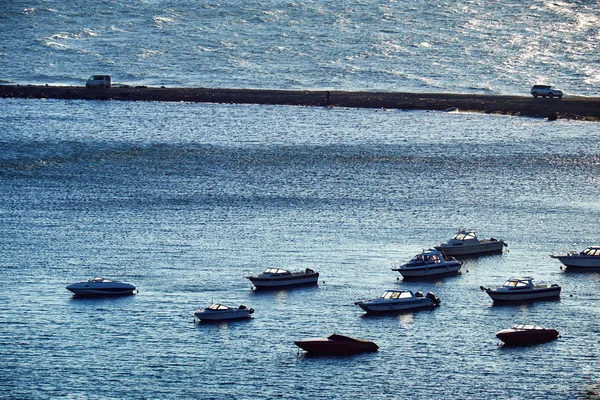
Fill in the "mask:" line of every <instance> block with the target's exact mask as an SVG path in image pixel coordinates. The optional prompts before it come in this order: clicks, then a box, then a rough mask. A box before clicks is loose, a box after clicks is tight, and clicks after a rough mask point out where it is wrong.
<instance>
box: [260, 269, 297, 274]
mask: <svg viewBox="0 0 600 400" xmlns="http://www.w3.org/2000/svg"><path fill="white" fill-rule="evenodd" d="M290 273H291V272H290V271H287V270H285V269H281V268H267V269H266V270H265V274H278V275H286V274H290Z"/></svg>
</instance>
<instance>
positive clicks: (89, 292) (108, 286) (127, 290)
mask: <svg viewBox="0 0 600 400" xmlns="http://www.w3.org/2000/svg"><path fill="white" fill-rule="evenodd" d="M67 290H69V291H70V292H72V293H73V294H74V295H75V296H77V297H94V296H124V295H130V294H134V293H135V290H136V288H135V285H132V284H131V283H126V282H121V281H117V280H112V279H106V278H102V277H99V276H97V277H94V278H92V279H90V280H88V281H84V282H77V283H73V284H71V285H69V286H67Z"/></svg>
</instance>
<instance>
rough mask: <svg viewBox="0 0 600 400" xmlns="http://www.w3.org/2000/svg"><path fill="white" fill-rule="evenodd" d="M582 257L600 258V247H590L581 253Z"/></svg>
mask: <svg viewBox="0 0 600 400" xmlns="http://www.w3.org/2000/svg"><path fill="white" fill-rule="evenodd" d="M581 255H582V256H592V257H600V246H589V247H586V248H585V249H583V250H582V251H581Z"/></svg>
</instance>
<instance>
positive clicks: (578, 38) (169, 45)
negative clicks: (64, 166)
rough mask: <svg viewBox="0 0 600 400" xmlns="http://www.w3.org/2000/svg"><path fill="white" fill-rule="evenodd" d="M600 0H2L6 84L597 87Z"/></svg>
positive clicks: (588, 90) (576, 90) (592, 92)
mask: <svg viewBox="0 0 600 400" xmlns="http://www.w3.org/2000/svg"><path fill="white" fill-rule="evenodd" d="M599 29H600V13H599V11H598V3H597V2H596V1H556V0H508V1H501V2H498V1H490V0H468V1H445V0H435V1H423V0H407V1H396V0H390V1H384V2H373V1H366V0H359V1H315V0H299V1H276V0H261V1H252V2H248V1H239V0H231V1H226V2H215V1H207V0H202V1H195V2H193V3H190V2H189V1H182V0H169V1H134V2H132V1H123V0H116V1H98V0H94V1H90V0H83V1H78V2H76V3H73V2H61V1H47V0H34V1H28V2H27V3H23V2H20V1H3V2H1V3H0V43H2V46H0V65H1V66H2V68H1V71H0V82H5V83H20V84H28V83H35V84H50V85H57V84H58V85H83V84H84V83H85V80H86V79H87V78H88V77H89V76H90V75H92V74H109V75H111V76H112V79H113V82H115V83H117V84H127V85H149V86H162V85H164V86H185V87H195V86H203V87H225V88H260V89H264V88H269V89H318V90H324V89H332V90H334V89H335V90H380V91H403V92H460V93H492V94H517V95H529V90H530V88H531V85H533V84H534V83H547V84H553V85H556V86H558V87H559V88H561V89H563V90H564V91H565V93H566V95H567V96H569V95H571V96H572V95H575V96H598V85H599V84H600V48H599V46H600V45H599V43H600V41H599V40H598V38H599V35H600V30H599Z"/></svg>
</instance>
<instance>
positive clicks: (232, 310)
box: [194, 303, 254, 321]
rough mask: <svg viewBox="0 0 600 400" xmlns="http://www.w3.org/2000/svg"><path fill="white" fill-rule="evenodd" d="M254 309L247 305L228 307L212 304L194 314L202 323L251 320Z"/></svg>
mask: <svg viewBox="0 0 600 400" xmlns="http://www.w3.org/2000/svg"><path fill="white" fill-rule="evenodd" d="M253 313H254V309H252V308H248V307H246V306H245V305H240V306H239V307H228V306H226V305H223V304H217V303H212V304H211V305H209V306H208V307H206V308H203V309H200V310H197V311H195V312H194V316H195V317H196V318H198V319H199V320H200V321H227V320H232V319H247V318H251V315H252V314H253Z"/></svg>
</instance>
